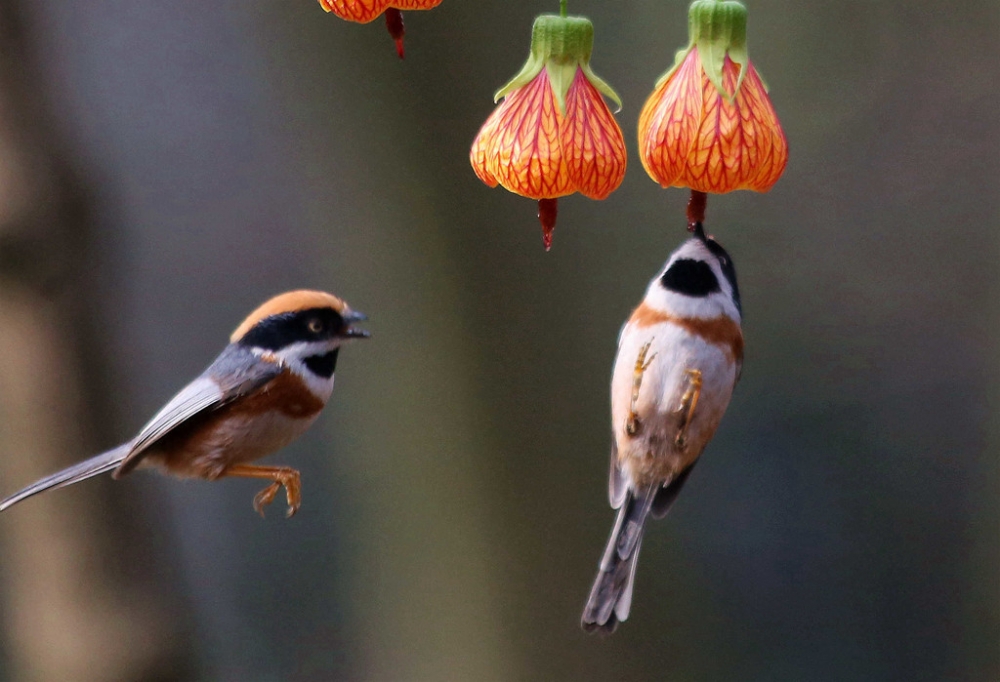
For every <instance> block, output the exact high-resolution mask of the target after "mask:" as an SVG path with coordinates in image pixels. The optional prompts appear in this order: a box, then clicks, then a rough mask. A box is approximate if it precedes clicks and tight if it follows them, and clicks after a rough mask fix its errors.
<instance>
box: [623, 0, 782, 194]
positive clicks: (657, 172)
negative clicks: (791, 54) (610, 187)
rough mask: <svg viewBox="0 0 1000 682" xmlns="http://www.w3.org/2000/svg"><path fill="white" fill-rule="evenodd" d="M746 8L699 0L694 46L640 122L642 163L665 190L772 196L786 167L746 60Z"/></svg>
mask: <svg viewBox="0 0 1000 682" xmlns="http://www.w3.org/2000/svg"><path fill="white" fill-rule="evenodd" d="M746 19H747V12H746V8H745V7H743V5H741V4H740V3H739V2H734V1H732V0H695V2H694V3H692V4H691V9H690V11H689V13H688V26H689V31H690V35H691V42H690V44H689V45H688V47H687V48H685V49H683V50H681V51H680V52H678V53H677V58H676V61H675V64H674V67H673V68H672V69H671V70H670V71H668V72H667V73H666V74H664V75H663V76H662V77H661V78H660V80H659V82H657V84H656V89H655V90H654V91H653V94H652V95H650V97H649V99H648V100H646V104H645V105H644V106H643V108H642V113H641V114H640V115H639V158H640V159H641V160H642V165H643V167H644V168H645V169H646V172H647V173H649V176H650V177H651V178H653V180H655V181H657V182H658V183H660V185H662V186H663V187H690V188H691V189H692V190H695V191H699V192H715V193H724V192H731V191H733V190H736V189H752V190H756V191H758V192H766V191H768V190H769V189H771V187H772V186H773V185H774V183H775V182H777V181H778V178H779V177H781V174H782V173H783V172H784V170H785V165H786V164H787V163H788V142H787V140H786V139H785V133H784V132H783V131H782V130H781V124H780V123H779V122H778V116H777V114H775V112H774V107H773V106H771V100H770V99H769V98H768V96H767V87H766V86H765V85H764V82H763V81H762V80H761V78H760V76H759V75H758V73H757V70H756V69H755V68H754V66H753V64H752V63H751V62H750V60H749V58H748V57H747V48H746Z"/></svg>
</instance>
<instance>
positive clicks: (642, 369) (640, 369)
mask: <svg viewBox="0 0 1000 682" xmlns="http://www.w3.org/2000/svg"><path fill="white" fill-rule="evenodd" d="M655 340H656V339H655V338H652V339H650V340H649V341H647V342H646V343H645V344H643V346H642V348H640V349H639V355H638V356H637V357H636V359H635V368H634V369H633V370H632V402H631V403H630V404H629V408H628V417H627V418H626V419H625V433H627V434H628V435H630V436H634V435H635V434H637V433H638V432H639V415H638V413H637V412H636V409H635V408H636V403H638V402H639V389H640V388H641V387H642V377H643V375H644V374H645V373H646V370H647V369H648V368H649V365H650V363H651V362H653V358H655V357H656V353H653V354H652V355H650V356H649V359H648V360H647V359H646V354H647V353H649V347H650V346H652V345H653V341H655Z"/></svg>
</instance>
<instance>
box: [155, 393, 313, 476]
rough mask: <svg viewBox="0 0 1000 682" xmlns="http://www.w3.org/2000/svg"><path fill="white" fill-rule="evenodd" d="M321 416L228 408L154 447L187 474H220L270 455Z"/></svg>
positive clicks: (164, 462) (158, 457)
mask: <svg viewBox="0 0 1000 682" xmlns="http://www.w3.org/2000/svg"><path fill="white" fill-rule="evenodd" d="M315 419H316V415H312V416H308V417H292V416H289V415H287V414H285V413H283V412H281V411H278V410H273V411H269V412H264V413H256V414H246V413H242V412H239V411H229V410H226V408H222V409H220V410H218V411H217V412H214V413H211V414H210V415H207V416H206V418H203V419H197V420H192V421H193V422H195V423H193V424H191V425H190V426H188V425H187V424H185V425H184V426H182V427H180V428H178V429H177V430H175V431H174V432H171V433H170V434H168V435H167V436H166V437H164V438H163V439H162V440H161V441H160V442H159V443H157V444H156V445H154V446H153V447H152V448H151V449H150V453H149V455H148V456H147V458H148V459H149V460H151V461H152V462H153V463H155V464H158V465H160V466H162V467H164V468H166V469H167V470H168V471H170V473H172V474H174V475H176V476H182V477H195V478H208V479H215V478H218V477H220V476H222V475H223V474H224V473H225V471H226V469H228V468H229V467H231V466H233V465H235V464H243V463H246V462H251V461H253V460H256V459H259V458H261V457H264V456H266V455H270V454H271V453H273V452H276V451H277V450H280V449H281V448H283V447H285V446H286V445H288V444H289V443H291V442H292V441H293V440H295V439H296V438H298V437H299V436H300V435H302V433H303V432H304V431H305V430H306V429H308V428H309V426H310V425H311V424H312V423H313V421H315Z"/></svg>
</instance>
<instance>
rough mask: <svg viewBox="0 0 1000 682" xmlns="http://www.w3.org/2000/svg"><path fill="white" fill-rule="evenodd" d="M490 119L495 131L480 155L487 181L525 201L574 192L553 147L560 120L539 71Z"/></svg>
mask: <svg viewBox="0 0 1000 682" xmlns="http://www.w3.org/2000/svg"><path fill="white" fill-rule="evenodd" d="M494 115H495V116H496V128H495V132H494V135H493V140H492V142H491V144H490V147H489V149H487V152H486V174H487V176H489V175H492V176H493V177H495V178H496V179H497V180H498V181H499V183H500V184H501V185H503V186H504V187H505V188H506V189H508V190H510V191H511V192H514V193H515V194H520V195H521V196H525V197H529V198H531V199H553V198H556V197H561V196H565V195H567V194H572V193H573V192H574V188H573V183H572V181H571V180H570V177H569V169H568V168H567V167H566V162H565V160H564V159H563V153H562V148H561V147H560V143H559V127H560V124H561V122H562V115H561V114H560V113H559V109H558V106H557V105H556V98H555V94H554V93H553V92H552V87H551V86H550V85H549V77H548V74H547V73H546V70H545V69H542V70H541V71H540V72H539V74H538V75H537V76H535V78H534V80H532V81H531V82H530V83H528V84H526V85H524V86H522V87H520V88H518V89H517V90H514V91H513V92H511V93H510V94H509V95H507V97H506V98H505V99H504V101H503V103H502V104H501V105H500V106H499V107H498V108H497V111H496V112H495V113H494ZM487 124H488V122H487Z"/></svg>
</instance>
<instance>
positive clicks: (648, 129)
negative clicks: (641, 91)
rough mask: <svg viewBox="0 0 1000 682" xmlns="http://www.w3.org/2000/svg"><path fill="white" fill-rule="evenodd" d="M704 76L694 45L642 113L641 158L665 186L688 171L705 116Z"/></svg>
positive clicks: (655, 178) (640, 122)
mask: <svg viewBox="0 0 1000 682" xmlns="http://www.w3.org/2000/svg"><path fill="white" fill-rule="evenodd" d="M702 79H703V75H702V70H701V61H700V60H699V58H698V51H697V50H694V49H692V50H690V51H689V52H688V54H687V56H686V57H684V61H682V62H681V64H680V65H679V66H678V67H677V68H676V69H675V70H674V71H673V72H672V73H671V74H670V75H669V76H668V77H667V78H666V79H665V80H664V81H663V82H662V83H660V84H659V85H658V86H657V88H656V89H655V90H654V91H653V94H652V95H650V96H649V99H647V100H646V103H645V104H644V105H643V107H642V112H641V113H640V114H639V160H640V161H641V162H642V167H643V168H645V169H646V172H647V173H649V177H651V178H653V180H655V181H656V182H658V183H660V185H661V186H663V187H670V186H671V185H676V184H677V181H678V179H679V178H680V177H681V176H682V175H683V174H684V171H685V167H686V164H687V160H688V155H689V153H690V151H691V147H692V146H693V144H694V139H695V135H696V134H697V131H698V123H699V121H700V120H701V110H702V93H703V87H702ZM704 80H705V81H706V82H707V81H708V79H707V78H706V79H704Z"/></svg>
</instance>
